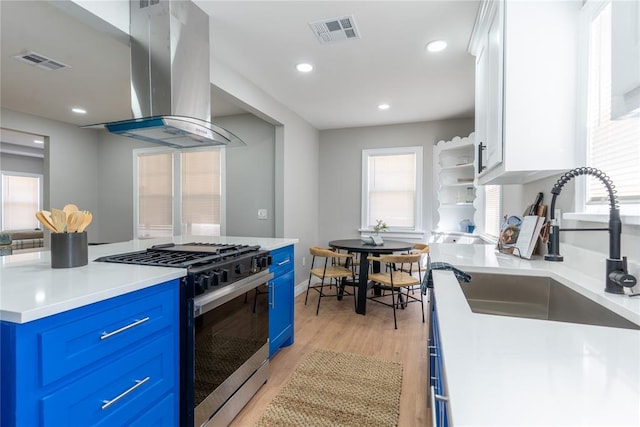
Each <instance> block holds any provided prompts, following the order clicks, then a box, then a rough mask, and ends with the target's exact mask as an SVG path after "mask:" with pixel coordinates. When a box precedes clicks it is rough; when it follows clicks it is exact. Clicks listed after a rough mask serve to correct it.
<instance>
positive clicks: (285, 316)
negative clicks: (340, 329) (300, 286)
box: [269, 245, 295, 357]
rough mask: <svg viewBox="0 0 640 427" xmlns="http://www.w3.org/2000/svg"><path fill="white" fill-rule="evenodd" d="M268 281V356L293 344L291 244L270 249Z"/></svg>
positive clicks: (293, 279) (293, 278) (293, 282)
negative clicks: (271, 274)
mask: <svg viewBox="0 0 640 427" xmlns="http://www.w3.org/2000/svg"><path fill="white" fill-rule="evenodd" d="M271 259H272V263H271V267H270V271H271V272H272V273H273V275H274V278H273V279H272V280H271V281H270V282H269V357H271V356H273V355H274V354H275V353H276V352H277V351H278V350H279V349H280V348H282V347H286V346H289V345H291V344H293V310H294V306H293V300H294V289H295V273H294V262H293V245H290V246H286V247H284V248H280V249H276V250H274V251H271Z"/></svg>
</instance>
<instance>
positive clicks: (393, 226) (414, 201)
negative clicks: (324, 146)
mask: <svg viewBox="0 0 640 427" xmlns="http://www.w3.org/2000/svg"><path fill="white" fill-rule="evenodd" d="M422 161H423V156H422V147H402V148H383V149H372V150H363V151H362V218H361V228H362V229H365V230H371V229H372V228H373V226H374V225H375V224H376V221H377V220H382V221H384V222H385V223H386V224H387V226H389V229H390V231H418V230H420V229H421V228H422Z"/></svg>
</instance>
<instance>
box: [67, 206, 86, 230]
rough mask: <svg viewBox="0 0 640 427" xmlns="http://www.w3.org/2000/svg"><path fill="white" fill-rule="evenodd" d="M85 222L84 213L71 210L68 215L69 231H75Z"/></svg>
mask: <svg viewBox="0 0 640 427" xmlns="http://www.w3.org/2000/svg"><path fill="white" fill-rule="evenodd" d="M83 223H84V213H82V212H80V211H75V212H71V213H69V214H68V215H67V233H75V232H76V231H78V229H79V228H80V227H81V226H82V224H83Z"/></svg>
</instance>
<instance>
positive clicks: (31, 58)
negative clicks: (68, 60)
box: [14, 51, 70, 71]
mask: <svg viewBox="0 0 640 427" xmlns="http://www.w3.org/2000/svg"><path fill="white" fill-rule="evenodd" d="M14 58H15V59H17V60H18V61H20V62H25V63H27V64H29V65H33V66H36V67H38V68H42V69H43V70H48V71H52V70H59V69H61V68H69V67H70V66H69V65H67V64H63V63H62V62H60V61H55V60H53V59H51V58H47V57H46V56H44V55H41V54H39V53H36V52H32V51H28V52H23V53H21V54H20V55H15V56H14Z"/></svg>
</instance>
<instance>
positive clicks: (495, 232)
mask: <svg viewBox="0 0 640 427" xmlns="http://www.w3.org/2000/svg"><path fill="white" fill-rule="evenodd" d="M501 202H502V186H500V185H485V186H484V233H485V234H488V235H490V236H494V237H498V236H499V235H500V227H501V225H502V224H501V222H502V216H501V211H502V203H501Z"/></svg>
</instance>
